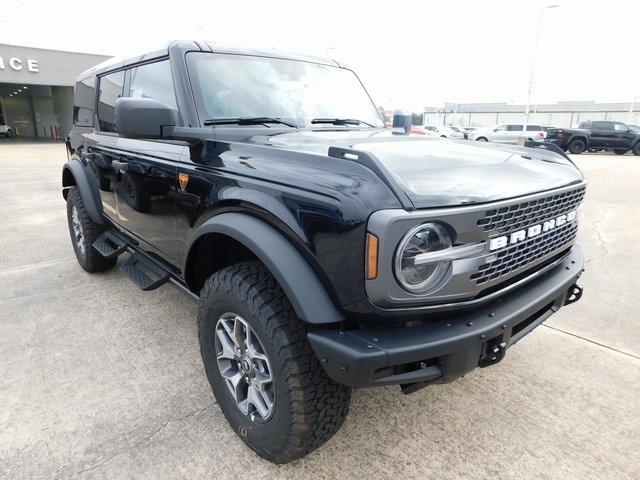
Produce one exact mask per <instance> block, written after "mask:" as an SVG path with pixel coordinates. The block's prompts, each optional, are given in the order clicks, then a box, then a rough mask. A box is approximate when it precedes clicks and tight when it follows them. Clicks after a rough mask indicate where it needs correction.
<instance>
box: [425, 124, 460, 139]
mask: <svg viewBox="0 0 640 480" xmlns="http://www.w3.org/2000/svg"><path fill="white" fill-rule="evenodd" d="M423 128H424V129H425V130H426V131H427V132H431V134H432V135H434V134H435V135H438V136H439V137H442V138H453V139H456V140H464V138H465V137H464V133H462V132H461V131H460V130H459V129H458V128H456V127H447V126H446V125H438V126H434V125H425V126H424V127H423Z"/></svg>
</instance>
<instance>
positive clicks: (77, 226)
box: [71, 205, 85, 255]
mask: <svg viewBox="0 0 640 480" xmlns="http://www.w3.org/2000/svg"><path fill="white" fill-rule="evenodd" d="M71 226H72V227H73V234H74V235H75V237H76V246H77V247H78V250H80V252H81V253H82V254H83V255H84V250H85V246H84V231H83V230H82V223H80V218H79V216H78V209H77V208H76V206H75V205H74V206H73V209H72V210H71Z"/></svg>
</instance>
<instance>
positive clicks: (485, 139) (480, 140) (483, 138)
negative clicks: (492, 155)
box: [476, 137, 489, 142]
mask: <svg viewBox="0 0 640 480" xmlns="http://www.w3.org/2000/svg"><path fill="white" fill-rule="evenodd" d="M476 141H477V142H488V141H489V140H487V138H486V137H478V138H476Z"/></svg>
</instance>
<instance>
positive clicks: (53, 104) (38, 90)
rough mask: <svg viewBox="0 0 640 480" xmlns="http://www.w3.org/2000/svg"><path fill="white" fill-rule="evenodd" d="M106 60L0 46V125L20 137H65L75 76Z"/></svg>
mask: <svg viewBox="0 0 640 480" xmlns="http://www.w3.org/2000/svg"><path fill="white" fill-rule="evenodd" d="M108 58H109V57H108V56H105V55H93V54H86V53H77V52H63V51H58V50H47V49H43V48H30V47H21V46H17V45H4V44H0V124H5V125H9V127H11V129H12V131H13V132H14V134H16V135H18V136H21V137H31V138H45V139H63V138H65V137H66V135H67V134H68V133H69V131H70V130H71V127H72V122H73V87H74V85H75V80H76V78H77V76H78V75H79V74H80V73H81V72H83V71H84V70H86V69H88V68H89V67H92V66H94V65H96V64H98V63H101V62H103V61H105V60H106V59H108Z"/></svg>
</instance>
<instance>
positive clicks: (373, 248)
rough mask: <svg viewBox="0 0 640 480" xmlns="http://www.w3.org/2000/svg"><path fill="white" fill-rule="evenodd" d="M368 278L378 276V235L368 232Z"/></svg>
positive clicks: (371, 278)
mask: <svg viewBox="0 0 640 480" xmlns="http://www.w3.org/2000/svg"><path fill="white" fill-rule="evenodd" d="M366 255H367V280H373V279H374V278H376V277H377V276H378V237H376V236H375V235H373V234H371V233H367V253H366Z"/></svg>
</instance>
